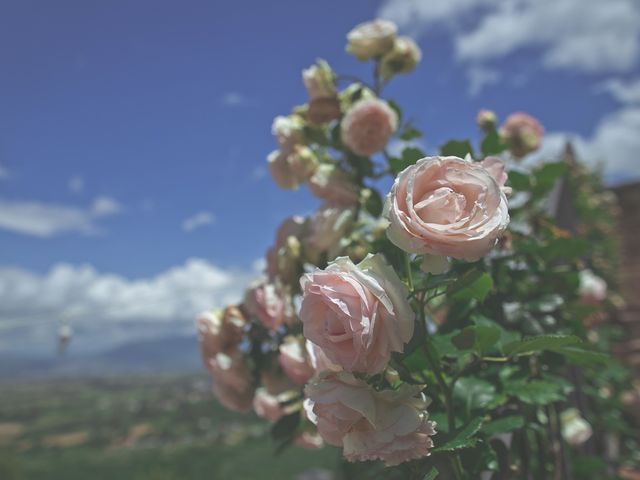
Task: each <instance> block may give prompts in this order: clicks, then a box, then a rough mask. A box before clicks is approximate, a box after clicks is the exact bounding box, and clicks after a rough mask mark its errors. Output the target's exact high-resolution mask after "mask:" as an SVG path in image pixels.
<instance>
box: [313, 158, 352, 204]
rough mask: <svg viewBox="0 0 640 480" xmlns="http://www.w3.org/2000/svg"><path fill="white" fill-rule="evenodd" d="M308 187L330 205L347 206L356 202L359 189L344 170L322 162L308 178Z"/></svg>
mask: <svg viewBox="0 0 640 480" xmlns="http://www.w3.org/2000/svg"><path fill="white" fill-rule="evenodd" d="M309 189H310V190H311V192H312V193H313V194H314V195H315V196H316V197H318V198H321V199H322V200H325V201H326V202H327V204H328V205H331V206H344V207H348V206H351V205H355V204H356V203H358V200H359V199H360V190H359V188H358V186H357V185H356V184H355V183H353V182H352V181H351V179H350V178H349V177H348V176H347V174H346V173H345V172H343V171H342V170H340V169H338V168H337V167H335V166H334V165H329V164H326V163H325V164H323V165H320V166H319V167H318V169H317V170H316V171H315V173H314V174H313V176H312V177H311V178H310V179H309Z"/></svg>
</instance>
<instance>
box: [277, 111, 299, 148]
mask: <svg viewBox="0 0 640 480" xmlns="http://www.w3.org/2000/svg"><path fill="white" fill-rule="evenodd" d="M304 125H305V122H304V119H303V118H302V117H301V116H299V115H289V116H287V117H285V116H282V115H280V116H277V117H276V118H274V119H273V124H272V125H271V133H272V134H273V135H274V136H275V137H276V140H277V141H278V144H279V145H280V149H281V150H283V151H285V152H289V150H291V149H292V148H293V146H294V145H296V144H298V143H303V141H304V133H303V132H304Z"/></svg>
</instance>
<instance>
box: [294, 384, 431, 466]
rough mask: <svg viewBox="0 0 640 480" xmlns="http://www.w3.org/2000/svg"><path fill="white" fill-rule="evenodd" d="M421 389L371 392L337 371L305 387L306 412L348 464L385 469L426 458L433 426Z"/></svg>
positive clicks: (408, 387) (405, 387) (369, 387)
mask: <svg viewBox="0 0 640 480" xmlns="http://www.w3.org/2000/svg"><path fill="white" fill-rule="evenodd" d="M421 389H422V386H420V385H408V384H403V385H401V386H400V387H399V388H398V389H397V390H382V391H376V390H374V389H373V387H371V386H370V385H368V384H367V383H366V382H365V381H363V380H360V379H357V378H355V377H354V376H353V375H351V374H348V373H345V372H341V373H331V374H323V375H321V376H320V377H319V378H318V379H316V380H313V381H312V382H311V383H309V384H308V385H307V387H306V388H305V394H306V396H307V400H306V401H305V410H306V412H307V416H308V417H309V419H310V420H311V421H312V422H313V423H315V424H316V425H317V427H318V433H319V434H320V436H321V437H322V438H323V439H324V441H325V442H327V443H329V444H331V445H335V446H338V447H342V448H343V454H344V456H345V457H346V459H347V460H349V461H351V462H353V461H370V460H381V461H383V462H385V464H386V465H387V466H393V465H399V464H400V463H403V462H408V461H410V460H415V459H417V458H422V457H426V456H428V455H429V454H430V449H431V448H433V441H432V440H431V436H433V435H435V434H436V431H435V426H436V425H435V423H434V422H430V421H429V420H428V413H427V405H428V402H427V401H426V398H425V397H424V395H423V394H421V393H420V390H421Z"/></svg>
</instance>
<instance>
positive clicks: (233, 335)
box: [196, 306, 247, 357]
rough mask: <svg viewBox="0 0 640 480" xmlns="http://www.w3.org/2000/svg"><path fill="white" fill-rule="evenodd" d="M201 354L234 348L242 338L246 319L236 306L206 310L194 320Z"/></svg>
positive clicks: (210, 353)
mask: <svg viewBox="0 0 640 480" xmlns="http://www.w3.org/2000/svg"><path fill="white" fill-rule="evenodd" d="M196 321H197V324H198V335H199V337H200V344H201V348H202V351H203V355H205V356H206V357H209V356H211V355H214V354H216V353H218V352H227V351H229V350H234V349H235V348H236V345H238V343H240V341H241V340H242V335H243V333H244V327H245V325H246V324H247V319H246V318H245V317H244V315H243V314H242V312H241V311H240V309H239V308H238V307H235V306H229V307H227V308H225V309H224V310H223V311H222V312H220V311H217V312H216V311H211V310H210V311H206V312H203V313H201V314H200V315H199V316H198V319H197V320H196Z"/></svg>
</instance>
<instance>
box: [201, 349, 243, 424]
mask: <svg viewBox="0 0 640 480" xmlns="http://www.w3.org/2000/svg"><path fill="white" fill-rule="evenodd" d="M205 365H206V366H207V368H208V369H209V372H210V373H211V375H212V377H213V381H214V386H213V391H214V393H215V395H216V397H217V398H218V400H219V401H220V403H222V404H223V405H224V406H225V407H227V408H228V409H230V410H235V411H238V412H246V411H248V410H250V409H251V406H252V402H253V393H254V391H255V388H254V385H253V375H252V374H251V370H250V369H249V366H248V365H247V362H246V360H245V358H244V356H243V355H242V354H241V353H240V352H238V351H235V352H231V353H230V354H226V353H217V354H215V355H213V356H211V357H208V358H207V359H206V362H205Z"/></svg>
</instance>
